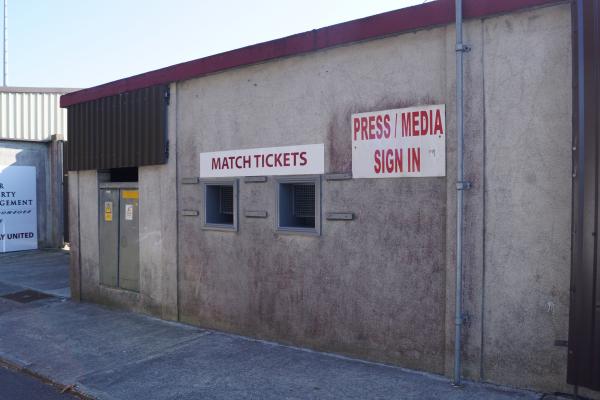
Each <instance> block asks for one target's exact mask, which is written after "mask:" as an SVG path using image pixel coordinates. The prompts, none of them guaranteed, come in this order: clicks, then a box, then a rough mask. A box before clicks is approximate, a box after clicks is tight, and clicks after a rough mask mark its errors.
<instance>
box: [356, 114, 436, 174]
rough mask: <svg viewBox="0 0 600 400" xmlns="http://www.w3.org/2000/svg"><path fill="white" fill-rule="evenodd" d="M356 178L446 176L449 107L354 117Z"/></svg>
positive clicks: (357, 115)
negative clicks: (447, 113)
mask: <svg viewBox="0 0 600 400" xmlns="http://www.w3.org/2000/svg"><path fill="white" fill-rule="evenodd" d="M351 123H352V176H353V177H354V178H400V177H431V176H445V175H446V106H445V105H443V104H440V105H432V106H417V107H410V108H400V109H396V110H386V111H375V112H367V113H362V114H353V115H352V121H351Z"/></svg>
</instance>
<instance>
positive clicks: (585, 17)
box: [567, 0, 600, 390]
mask: <svg viewBox="0 0 600 400" xmlns="http://www.w3.org/2000/svg"><path fill="white" fill-rule="evenodd" d="M573 6H574V7H576V9H575V10H574V12H573V15H574V16H575V17H576V18H577V19H576V20H575V21H574V24H573V25H574V26H575V27H577V30H576V32H575V43H574V46H573V48H574V61H575V62H574V67H575V68H574V81H575V85H574V87H576V88H577V91H576V92H575V93H574V96H575V98H574V110H573V114H574V117H575V118H574V121H573V122H574V129H573V135H574V137H573V150H574V152H573V163H574V165H573V172H574V173H573V178H574V179H573V241H572V248H573V253H572V265H571V306H570V310H569V318H570V322H569V353H568V369H567V382H568V383H570V384H572V385H576V386H584V387H587V388H590V389H593V390H600V266H599V262H600V260H599V256H600V248H599V246H598V232H599V231H600V226H599V218H598V216H599V214H600V195H599V193H600V183H599V182H600V171H599V170H598V164H599V162H600V120H599V117H598V115H599V111H600V0H578V1H577V2H575V3H573Z"/></svg>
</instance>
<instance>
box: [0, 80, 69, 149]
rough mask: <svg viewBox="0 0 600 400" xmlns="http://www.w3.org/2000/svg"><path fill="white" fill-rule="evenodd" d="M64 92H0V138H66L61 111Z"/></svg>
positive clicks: (45, 140) (39, 139)
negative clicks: (57, 136)
mask: <svg viewBox="0 0 600 400" xmlns="http://www.w3.org/2000/svg"><path fill="white" fill-rule="evenodd" d="M63 94H64V93H63V92H57V93H48V92H33V91H32V92H23V91H15V92H11V91H10V88H9V89H8V90H7V91H1V92H0V139H6V140H31V141H37V142H47V141H50V140H51V139H52V135H54V134H58V135H62V136H63V138H64V139H65V140H66V139H67V110H65V109H62V108H60V105H59V103H60V96H61V95H63Z"/></svg>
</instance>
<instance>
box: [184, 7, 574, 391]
mask: <svg viewBox="0 0 600 400" xmlns="http://www.w3.org/2000/svg"><path fill="white" fill-rule="evenodd" d="M570 21H571V16H570V6H569V5H567V4H562V5H558V6H552V7H545V8H539V9H534V10H528V11H525V12H520V13H514V14H510V15H506V16H499V17H494V18H488V19H485V20H476V21H469V22H468V23H467V24H466V26H465V37H466V40H467V42H468V43H469V44H470V45H471V46H472V48H473V50H472V51H471V53H469V54H468V56H467V57H466V62H465V79H466V84H465V95H466V100H465V107H466V110H465V113H466V115H465V117H466V124H467V128H466V132H465V135H466V146H467V147H466V149H465V151H466V154H465V157H466V177H467V179H469V180H470V181H471V182H472V183H473V189H472V190H471V191H469V192H468V193H467V194H466V199H465V209H466V216H465V229H466V246H465V249H464V253H465V254H464V255H465V281H464V285H465V299H464V301H465V313H466V314H468V316H469V320H468V323H467V325H466V326H465V335H464V357H465V374H466V375H467V376H469V377H473V378H476V379H485V380H490V381H494V382H498V383H505V384H510V385H515V386H520V387H532V388H537V389H547V390H564V389H565V385H564V381H565V363H564V362H563V361H564V349H561V348H556V347H554V340H555V339H564V338H565V337H566V326H567V312H566V309H565V308H564V307H566V304H567V303H566V301H567V300H568V274H569V263H568V259H569V254H570V253H569V240H570V239H569V238H570V236H569V235H570V234H569V226H570V223H569V213H570V203H569V193H570V179H569V176H570V167H569V165H570V140H571V127H570V113H571V89H570V82H571V71H570V68H571V67H570V63H571V44H570V40H571V34H570ZM498 27H500V28H498ZM513 47H518V48H519V51H514V50H511V49H512V48H513ZM453 50H454V30H453V27H448V28H445V27H442V28H436V29H431V30H425V31H419V32H416V33H410V34H404V35H400V36H397V37H391V38H386V39H381V40H376V41H370V42H365V43H361V44H355V45H352V46H345V47H340V48H336V49H330V50H326V51H320V52H317V53H313V54H309V55H305V56H298V57H293V58H289V59H284V60H277V61H273V62H269V63H265V64H260V65H256V66H252V67H246V68H241V69H236V70H232V71H228V72H224V73H220V74H216V75H213V76H209V77H203V78H199V79H194V80H190V81H186V82H182V83H180V84H178V104H179V108H178V112H177V120H178V135H179V141H180V143H179V148H178V162H179V176H180V177H193V176H197V175H198V165H199V160H198V155H199V153H200V152H202V151H217V150H228V149H239V148H252V147H268V146H280V145H290V144H307V143H325V145H326V172H327V173H329V172H348V171H350V169H351V159H350V136H349V135H350V118H349V117H350V114H351V113H353V112H361V111H373V110H380V109H387V108H394V107H403V106H411V105H417V104H431V103H445V104H446V106H447V126H448V138H447V160H448V161H447V163H448V164H447V171H448V178H446V179H414V180H413V179H382V180H352V181H335V182H334V181H326V180H323V181H322V190H323V200H322V209H323V215H325V213H327V212H328V211H353V212H355V214H356V216H357V218H356V220H355V221H352V222H335V221H325V220H323V225H322V226H323V231H322V235H321V237H320V238H314V237H304V236H299V235H282V234H277V233H275V232H274V212H275V182H274V181H273V179H270V180H269V181H268V182H267V183H244V182H243V180H240V198H239V201H240V227H239V232H237V233H230V232H216V231H205V230H202V229H201V220H200V217H181V216H180V235H181V237H182V238H183V237H185V238H188V239H186V240H185V241H181V240H180V244H179V251H180V282H179V285H180V304H181V308H180V313H181V318H182V319H183V320H184V321H187V322H191V323H197V324H200V325H203V326H208V327H213V328H217V329H225V330H230V331H235V332H238V333H242V334H248V335H253V336H258V337H263V338H269V339H275V340H280V341H284V342H292V343H296V344H301V345H307V346H311V347H315V348H319V349H325V350H331V351H339V352H343V353H347V354H353V355H358V356H361V357H365V358H370V359H377V360H382V361H387V362H394V363H399V364H401V365H404V366H408V367H412V368H418V369H425V370H429V371H435V372H446V373H450V371H451V364H452V351H453V340H452V339H453V335H454V325H453V313H454V300H453V296H454V257H455V251H454V247H455V230H456V227H455V204H456V203H455V198H456V197H455V195H454V193H455V189H454V181H455V179H454V171H455V168H456V162H455V149H456V136H455V129H454V124H455V119H454V113H455V104H454V93H455V86H454V74H455V72H454V71H455V68H454V51H453ZM522 60H525V62H524V63H523V68H518V67H517V65H518V63H519V62H520V61H522ZM540 72H541V73H540ZM558 81H560V84H559V85H556V84H554V85H553V84H551V82H558ZM539 96H542V97H544V99H543V100H542V101H541V102H538V101H535V99H536V97H539ZM207 99H210V101H207ZM307 99H309V100H307ZM499 99H501V101H499ZM490 113H493V115H491V114H490ZM511 124H512V125H511ZM532 129H534V130H535V132H534V133H533V134H531V133H529V131H530V130H532ZM526 133H528V134H529V136H528V139H527V140H528V141H530V142H528V143H529V144H530V146H531V149H532V151H533V152H535V154H538V155H539V156H538V157H532V155H531V154H529V152H527V151H524V149H523V143H521V142H518V141H517V140H516V139H517V138H520V137H522V136H524V135H525V134H526ZM536 142H543V144H542V145H539V144H538V145H537V146H534V145H533V144H534V143H536ZM517 143H521V144H517ZM517 148H519V150H518V151H517ZM508 152H510V154H509V153H508ZM505 153H506V154H505ZM555 159H560V161H557V162H554V161H552V160H555ZM530 169H534V170H535V169H544V172H543V173H542V174H537V181H536V182H534V185H533V187H531V182H529V181H525V178H524V177H525V176H527V175H526V173H525V174H523V176H522V177H520V178H521V179H522V182H521V181H519V179H515V180H513V181H512V182H508V181H506V180H505V176H504V175H505V174H506V173H507V172H506V171H511V172H510V173H511V174H513V175H514V177H516V176H517V175H515V174H517V173H518V172H519V171H528V170H530ZM503 179H504V180H503ZM528 179H529V178H528ZM520 182H521V183H520ZM515 184H516V185H515ZM511 186H513V187H512V188H511ZM554 186H560V189H559V192H560V193H557V195H556V196H548V195H547V193H546V192H545V190H546V189H545V188H548V187H554ZM506 188H511V189H510V191H513V192H516V193H522V194H526V196H527V198H528V201H529V203H528V204H531V205H533V204H537V206H538V207H539V206H540V205H543V207H539V208H538V209H537V210H538V211H537V212H538V214H539V213H542V214H543V213H555V214H553V216H552V218H545V219H538V218H534V217H533V214H528V215H527V217H528V218H527V223H526V224H517V222H519V221H523V220H524V219H523V218H522V217H523V216H521V215H519V214H518V211H517V209H518V208H519V207H520V206H519V205H518V204H517V203H518V202H517V203H515V204H511V203H510V202H506V201H498V199H499V197H498V196H501V194H502V193H503V191H506V190H507V189H506ZM179 190H180V200H179V207H180V209H198V210H200V209H201V201H202V194H201V189H200V186H199V185H196V186H194V185H181V186H180V188H179ZM513 206H516V207H517V209H516V210H515V211H516V212H515V213H514V214H513V215H510V213H508V214H507V212H508V210H510V209H511V207H513ZM246 209H248V210H265V211H268V212H269V218H267V219H249V218H244V216H243V211H244V210H246ZM509 215H510V217H509ZM549 227H550V228H549ZM497 229H505V230H507V232H508V231H509V230H510V229H520V230H521V231H522V235H525V236H528V235H530V236H531V237H532V238H535V239H536V240H538V241H539V240H543V237H544V236H543V235H541V234H540V232H548V229H550V232H553V234H554V235H555V238H554V239H553V240H556V241H557V243H560V245H559V246H553V249H552V251H551V252H547V251H545V250H543V247H544V246H547V245H548V244H547V243H546V244H543V243H542V244H540V246H541V248H542V249H536V251H535V252H534V254H530V255H529V256H528V257H527V258H524V259H522V260H520V267H519V268H517V265H519V264H515V263H512V262H511V257H514V256H515V254H513V253H512V252H513V251H514V250H515V246H516V245H517V244H518V246H521V248H522V249H527V248H530V247H535V243H536V242H534V241H530V242H529V243H528V244H527V243H526V242H515V243H512V241H515V240H517V238H518V237H519V235H510V234H507V232H505V233H504V234H505V236H504V237H500V238H498V239H497V236H498V234H499V232H497V231H496V230H497ZM189 238H193V239H191V242H190V239H189ZM496 246H498V247H499V248H500V249H501V251H500V252H498V249H497V248H496ZM511 249H512V250H511ZM523 251H524V250H523ZM509 263H512V265H510V268H506V267H504V266H505V265H507V264H509ZM548 265H552V267H551V268H552V270H553V271H554V272H551V273H549V274H547V275H546V277H545V279H543V280H539V281H536V280H533V281H530V280H528V277H529V276H530V275H531V271H534V270H539V269H543V268H547V267H548ZM502 279H510V280H513V281H516V282H519V283H520V286H521V287H522V289H523V290H525V288H527V292H526V293H527V295H528V298H527V299H526V300H525V299H523V298H522V296H523V295H524V293H525V292H520V291H519V290H518V288H517V292H516V293H513V291H512V288H511V286H510V285H509V286H504V287H501V286H498V285H497V283H499V282H498V280H502ZM528 303H529V304H530V305H528ZM549 303H550V305H548V304H549ZM552 304H553V305H555V308H554V309H553V311H552V312H553V314H550V313H548V312H546V311H545V310H546V307H547V306H548V307H550V308H552ZM508 306H510V307H512V308H513V309H515V308H516V309H522V308H523V307H524V308H525V309H527V311H526V312H527V313H528V314H529V318H531V320H530V321H528V323H526V324H522V320H523V318H521V317H518V318H515V317H516V316H513V315H511V313H505V312H504V311H503V307H508ZM517 316H518V315H517ZM548 321H552V322H551V323H550V324H549V323H548ZM540 326H542V327H544V333H543V334H540V332H539V330H538V328H539V327H540ZM519 328H521V332H519ZM546 328H548V329H546ZM523 329H526V330H527V331H526V332H523V331H522V330H523ZM509 331H510V333H509ZM482 343H483V345H482ZM503 354H506V356H507V358H506V359H505V361H500V362H499V361H498V358H499V357H503ZM515 360H518V362H521V361H525V360H527V362H526V363H525V364H526V365H527V366H526V368H527V373H526V374H520V375H519V376H518V377H517V376H516V372H514V371H515V368H514V363H513V361H515Z"/></svg>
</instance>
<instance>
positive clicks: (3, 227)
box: [0, 165, 37, 253]
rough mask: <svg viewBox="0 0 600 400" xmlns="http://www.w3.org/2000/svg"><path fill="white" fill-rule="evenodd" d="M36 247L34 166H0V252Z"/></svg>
mask: <svg viewBox="0 0 600 400" xmlns="http://www.w3.org/2000/svg"><path fill="white" fill-rule="evenodd" d="M31 249H37V203H36V177H35V167H29V166H2V165H0V253H4V252H8V251H18V250H31Z"/></svg>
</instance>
